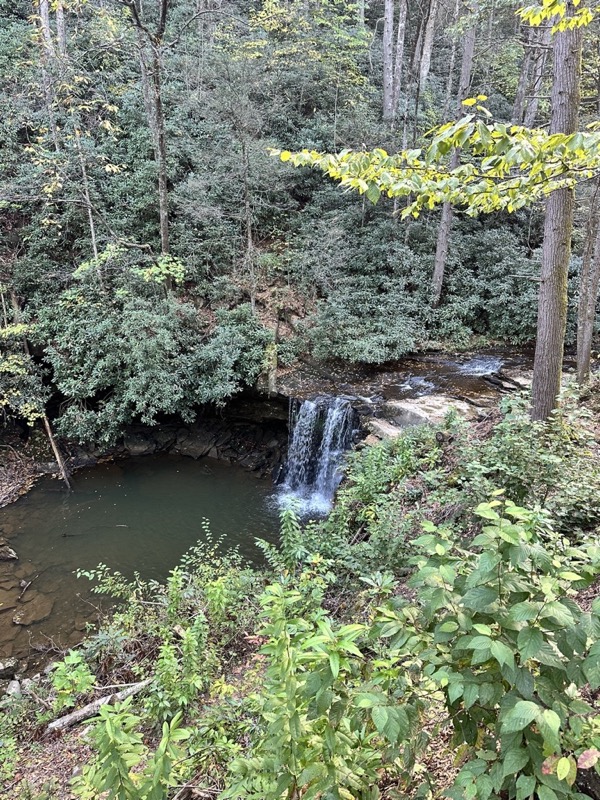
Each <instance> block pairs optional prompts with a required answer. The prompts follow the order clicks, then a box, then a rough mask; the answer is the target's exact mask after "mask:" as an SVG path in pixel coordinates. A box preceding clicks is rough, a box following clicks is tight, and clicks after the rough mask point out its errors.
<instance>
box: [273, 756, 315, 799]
mask: <svg viewBox="0 0 600 800" xmlns="http://www.w3.org/2000/svg"><path fill="white" fill-rule="evenodd" d="M326 774H327V767H326V766H325V764H323V763H322V762H313V763H312V764H308V766H306V767H305V768H304V769H303V770H302V772H301V773H300V776H299V777H298V783H299V785H300V786H306V784H308V783H313V781H316V780H319V778H324V777H325V775H326ZM288 785H289V784H288ZM277 788H278V789H279V784H278V786H277ZM283 788H284V789H287V788H288V787H287V786H285V787H283ZM282 791H283V790H282ZM277 796H279V795H277Z"/></svg>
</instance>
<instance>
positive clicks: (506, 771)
mask: <svg viewBox="0 0 600 800" xmlns="http://www.w3.org/2000/svg"><path fill="white" fill-rule="evenodd" d="M527 764H529V753H528V752H527V750H524V749H523V748H521V747H518V748H513V749H512V750H509V751H508V752H507V753H506V755H505V756H504V759H503V761H502V773H503V775H504V777H505V778H506V777H507V776H508V775H514V774H515V773H516V772H520V771H521V770H522V769H523V768H524V767H525V766H527Z"/></svg>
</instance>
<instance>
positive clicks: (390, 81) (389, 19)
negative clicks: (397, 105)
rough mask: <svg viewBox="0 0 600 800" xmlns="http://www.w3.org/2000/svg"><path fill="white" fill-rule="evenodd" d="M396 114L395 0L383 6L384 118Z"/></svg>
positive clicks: (387, 118) (388, 0)
mask: <svg viewBox="0 0 600 800" xmlns="http://www.w3.org/2000/svg"><path fill="white" fill-rule="evenodd" d="M393 116H394V0H385V3H384V7H383V119H384V120H386V121H389V120H391V119H392V118H393Z"/></svg>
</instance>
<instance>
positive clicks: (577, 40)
mask: <svg viewBox="0 0 600 800" xmlns="http://www.w3.org/2000/svg"><path fill="white" fill-rule="evenodd" d="M572 14H573V3H572V0H569V2H567V15H568V16H572ZM554 37H555V38H554V65H553V70H552V72H553V74H552V98H551V107H552V114H551V118H550V133H574V132H575V131H576V130H577V124H578V113H579V96H580V83H581V41H582V33H581V29H574V30H565V31H558V32H557V33H555V34H554ZM573 207H574V194H573V190H572V189H570V188H564V189H557V190H556V191H554V192H552V194H551V195H550V197H549V198H548V201H547V203H546V218H545V221H544V244H543V247H542V269H541V276H540V293H539V301H538V323H537V343H536V348H535V358H534V363H533V383H532V387H531V394H532V408H531V417H532V419H534V420H545V419H547V417H548V416H549V415H550V413H551V412H552V411H553V410H554V409H555V408H556V406H557V403H558V395H559V392H560V384H561V375H562V360H563V350H564V340H565V329H566V323H567V278H568V273H569V258H570V255H571V231H572V228H573Z"/></svg>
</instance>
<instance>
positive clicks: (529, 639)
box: [517, 626, 544, 661]
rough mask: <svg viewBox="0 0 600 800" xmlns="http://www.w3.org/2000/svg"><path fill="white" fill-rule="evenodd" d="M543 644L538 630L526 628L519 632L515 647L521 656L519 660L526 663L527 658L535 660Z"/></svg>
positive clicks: (541, 635)
mask: <svg viewBox="0 0 600 800" xmlns="http://www.w3.org/2000/svg"><path fill="white" fill-rule="evenodd" d="M543 642H544V636H543V634H542V632H541V630H540V629H539V628H530V627H529V626H528V627H526V628H523V629H522V630H520V631H519V635H518V636H517V647H518V648H519V653H520V654H521V660H522V661H527V659H528V658H535V656H536V654H537V653H538V652H539V650H540V647H541V646H542V644H543Z"/></svg>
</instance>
